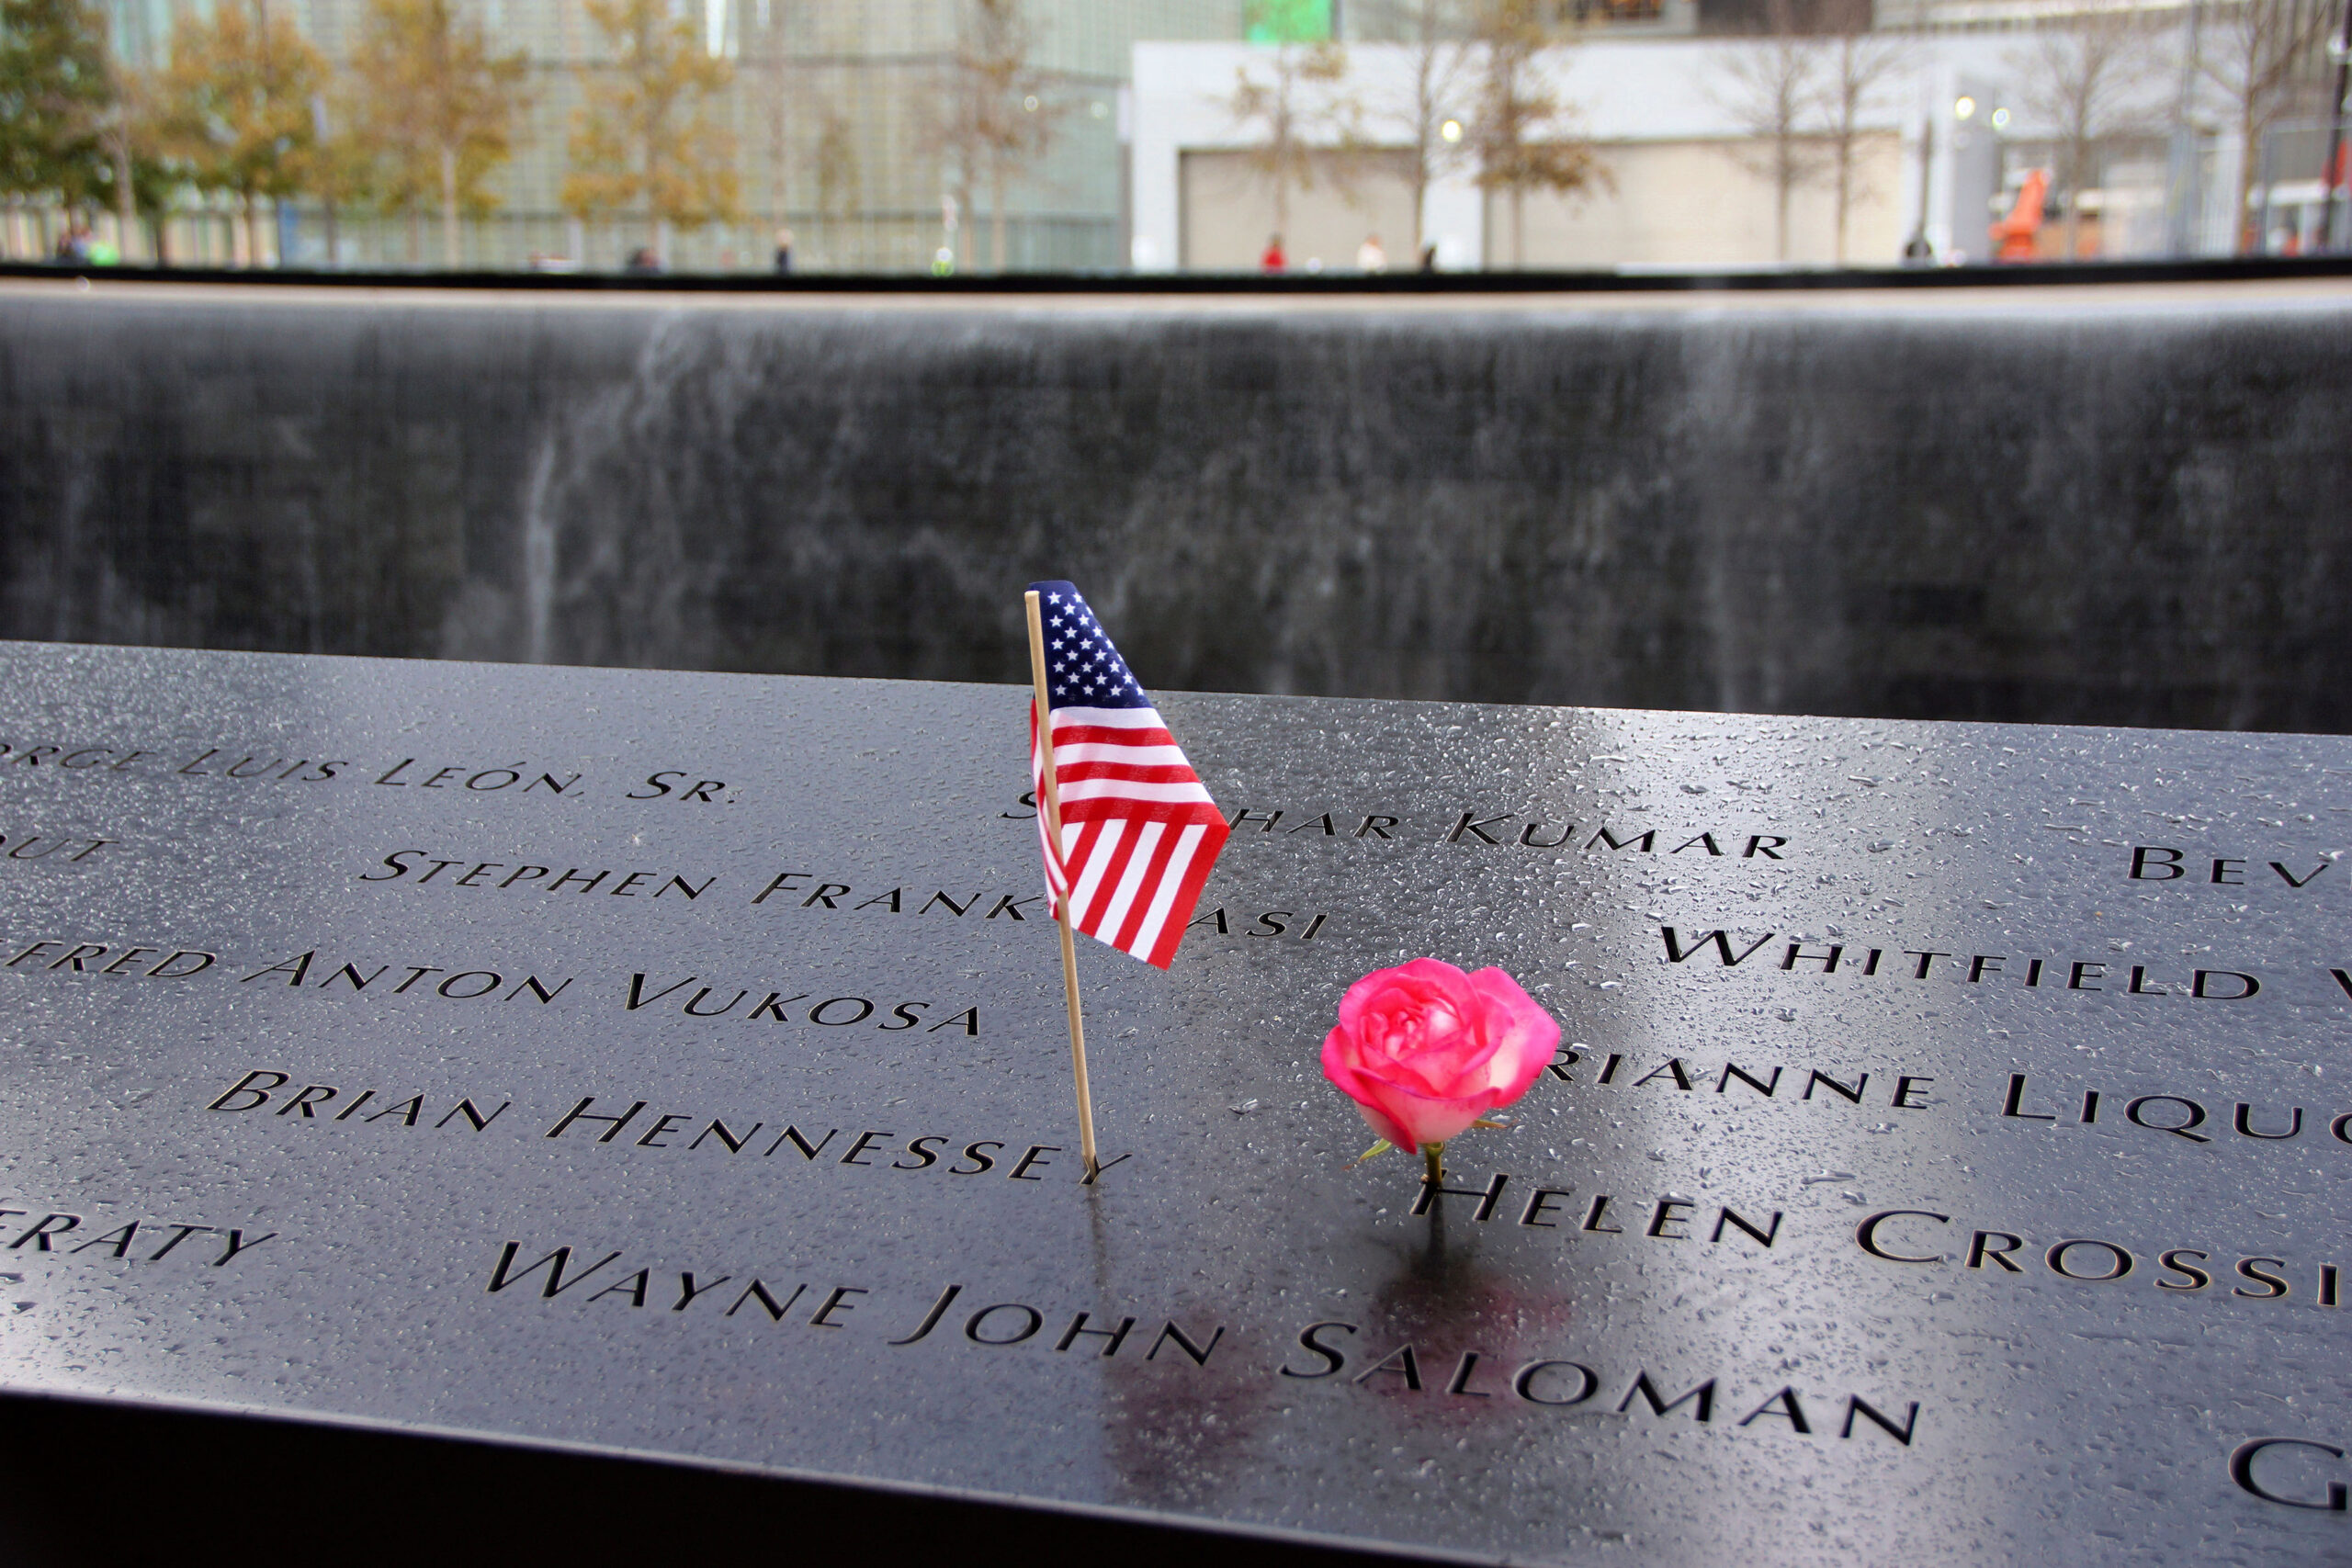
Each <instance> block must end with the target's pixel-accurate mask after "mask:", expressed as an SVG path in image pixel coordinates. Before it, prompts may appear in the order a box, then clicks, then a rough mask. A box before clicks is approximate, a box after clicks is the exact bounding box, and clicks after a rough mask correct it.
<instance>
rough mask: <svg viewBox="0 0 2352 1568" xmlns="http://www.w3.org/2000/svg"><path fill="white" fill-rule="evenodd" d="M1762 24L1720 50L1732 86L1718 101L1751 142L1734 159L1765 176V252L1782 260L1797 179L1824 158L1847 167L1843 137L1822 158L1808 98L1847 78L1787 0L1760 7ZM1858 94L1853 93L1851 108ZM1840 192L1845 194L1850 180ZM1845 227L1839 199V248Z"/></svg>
mask: <svg viewBox="0 0 2352 1568" xmlns="http://www.w3.org/2000/svg"><path fill="white" fill-rule="evenodd" d="M1764 29H1765V30H1764V33H1763V35H1762V36H1761V37H1759V38H1757V39H1752V40H1750V41H1747V42H1743V43H1741V44H1739V45H1737V46H1736V48H1734V49H1731V50H1729V51H1725V53H1724V56H1723V59H1722V67H1723V72H1724V75H1725V76H1727V77H1729V78H1730V81H1731V86H1730V90H1729V92H1728V93H1727V94H1726V95H1725V96H1724V99H1723V104H1724V108H1725V109H1727V110H1728V111H1730V113H1731V115H1732V118H1733V119H1734V120H1735V121H1736V123H1737V124H1738V126H1739V128H1740V129H1741V130H1744V131H1746V132H1747V136H1748V139H1749V141H1750V144H1751V147H1750V150H1749V151H1747V152H1743V153H1741V154H1740V161H1741V162H1742V163H1744V164H1747V166H1748V168H1749V169H1750V171H1751V172H1753V173H1755V174H1756V175H1759V176H1761V177H1762V178H1765V179H1768V180H1770V181H1771V182H1772V257H1773V259H1774V260H1775V261H1782V262H1785V261H1787V260H1788V259H1789V203H1790V201H1791V199H1792V197H1794V196H1795V195H1796V191H1797V187H1798V186H1804V185H1810V184H1812V183H1813V182H1814V181H1815V180H1817V179H1819V178H1820V177H1821V175H1822V173H1823V168H1824V164H1825V162H1826V163H1828V164H1831V165H1833V166H1834V165H1837V164H1841V163H1842V164H1843V165H1844V166H1845V168H1846V169H1847V170H1849V171H1850V168H1851V164H1852V150H1851V147H1850V144H1849V145H1848V146H1846V147H1844V148H1840V149H1837V150H1836V151H1834V152H1832V153H1831V155H1830V156H1829V157H1828V158H1827V159H1826V160H1825V158H1824V152H1825V149H1824V147H1823V146H1822V142H1821V140H1820V139H1819V138H1817V137H1816V136H1815V134H1814V132H1813V128H1812V126H1811V125H1810V123H1809V121H1811V119H1812V118H1813V115H1814V111H1815V106H1816V105H1817V104H1819V103H1821V102H1822V101H1823V100H1824V99H1825V97H1829V98H1842V97H1843V96H1845V85H1846V84H1844V83H1840V82H1837V81H1836V80H1834V78H1833V77H1832V75H1831V73H1830V71H1829V69H1828V65H1827V62H1825V61H1824V59H1823V58H1822V50H1821V47H1820V45H1819V44H1818V43H1817V42H1815V40H1814V39H1808V38H1805V37H1804V36H1802V33H1801V29H1800V27H1799V24H1798V18H1797V15H1796V10H1795V7H1794V6H1793V5H1792V4H1791V0H1770V5H1768V6H1766V7H1765V12H1764ZM1825 87H1826V89H1827V90H1826V93H1825ZM1859 103H1860V94H1859V93H1858V94H1857V95H1856V107H1857V108H1859ZM1835 112H1836V111H1834V110H1833V113H1835ZM1839 153H1842V154H1843V156H1842V158H1841V157H1840V156H1839V155H1838V154H1839ZM1845 194H1847V195H1849V196H1850V186H1849V187H1848V190H1847V192H1846V193H1845ZM1844 235H1845V217H1844V212H1843V208H1842V203H1841V209H1840V212H1839V215H1838V236H1839V243H1840V247H1841V254H1842V246H1843V242H1844Z"/></svg>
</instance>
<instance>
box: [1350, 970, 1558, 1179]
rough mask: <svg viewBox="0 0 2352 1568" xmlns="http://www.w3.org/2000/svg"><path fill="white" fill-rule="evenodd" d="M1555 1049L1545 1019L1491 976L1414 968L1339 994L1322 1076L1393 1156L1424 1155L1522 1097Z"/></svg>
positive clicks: (1375, 975)
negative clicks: (1395, 1151) (1421, 1150)
mask: <svg viewBox="0 0 2352 1568" xmlns="http://www.w3.org/2000/svg"><path fill="white" fill-rule="evenodd" d="M1559 1044H1560V1026H1559V1025H1558V1024H1557V1023H1555V1022H1554V1021H1553V1020H1552V1015H1551V1014H1550V1013H1547V1012H1545V1011H1544V1010H1543V1009H1542V1008H1541V1007H1539V1006H1537V1005H1536V1002H1535V998H1532V997H1531V996H1529V995H1528V994H1527V993H1526V992H1525V991H1523V990H1521V989H1520V986H1519V982H1518V981H1516V980H1514V979H1512V978H1511V977H1510V976H1508V975H1506V974H1504V973H1503V972H1502V971H1501V970H1499V969H1481V970H1479V971H1478V972H1477V973H1476V974H1475V975H1465V974H1464V973H1463V972H1462V971H1461V970H1459V969H1456V968H1455V967H1454V966H1453V964H1443V963H1440V962H1439V961H1438V960H1436V959H1434V958H1416V959H1414V960H1413V961H1412V962H1411V963H1410V964H1404V965H1401V966H1400V967H1398V968H1395V969H1375V970H1374V971H1373V972H1372V973H1371V974H1369V975H1366V976H1364V977H1363V979H1361V980H1358V981H1357V982H1356V983H1355V984H1354V985H1352V986H1350V987H1348V994H1347V995H1346V996H1344V997H1342V998H1340V1026H1339V1027H1338V1028H1337V1029H1334V1030H1333V1031H1331V1032H1330V1033H1329V1035H1327V1036H1325V1037H1324V1041H1323V1076H1324V1077H1328V1078H1329V1079H1330V1080H1331V1081H1332V1083H1334V1084H1336V1085H1338V1086H1339V1089H1340V1093H1341V1094H1344V1095H1346V1096H1347V1097H1348V1098H1349V1099H1350V1100H1354V1101H1355V1102H1356V1105H1357V1108H1358V1109H1359V1110H1361V1111H1363V1119H1364V1120H1365V1121H1366V1122H1371V1123H1372V1130H1373V1131H1374V1133H1377V1134H1380V1136H1382V1137H1383V1138H1385V1139H1386V1140H1388V1142H1390V1143H1391V1144H1394V1145H1397V1147H1398V1148H1400V1149H1406V1150H1411V1149H1414V1148H1417V1147H1434V1146H1436V1145H1441V1144H1443V1143H1444V1142H1445V1141H1446V1140H1447V1139H1449V1138H1451V1137H1453V1135H1454V1134H1457V1133H1460V1132H1461V1131H1462V1130H1463V1129H1464V1128H1465V1127H1467V1126H1469V1125H1470V1123H1472V1122H1476V1120H1477V1119H1478V1118H1480V1117H1481V1116H1484V1115H1485V1114H1486V1113H1487V1112H1488V1111H1494V1110H1497V1109H1499V1108H1500V1107H1502V1106H1506V1105H1509V1104H1510V1103H1511V1101H1513V1100H1517V1099H1518V1098H1519V1097H1520V1096H1521V1095H1522V1094H1525V1093H1526V1092H1527V1089H1528V1086H1529V1085H1531V1084H1532V1083H1533V1082H1534V1081H1535V1075H1536V1074H1538V1073H1540V1072H1542V1071H1543V1070H1544V1063H1546V1062H1549V1061H1550V1060H1551V1059H1552V1055H1553V1053H1554V1052H1555V1051H1556V1050H1557V1049H1558V1048H1559Z"/></svg>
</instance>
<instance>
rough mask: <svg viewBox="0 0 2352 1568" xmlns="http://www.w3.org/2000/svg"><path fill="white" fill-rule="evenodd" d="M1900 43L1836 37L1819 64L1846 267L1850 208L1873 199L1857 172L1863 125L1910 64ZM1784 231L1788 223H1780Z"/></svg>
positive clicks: (1875, 36) (1857, 35)
mask: <svg viewBox="0 0 2352 1568" xmlns="http://www.w3.org/2000/svg"><path fill="white" fill-rule="evenodd" d="M1908 53H1909V51H1908V50H1907V49H1906V47H1905V44H1904V43H1903V41H1902V40H1901V39H1895V38H1890V37H1888V36H1887V35H1885V34H1883V33H1867V32H1860V31H1851V32H1841V33H1839V34H1838V38H1837V39H1836V41H1835V42H1833V43H1832V44H1831V45H1830V46H1829V49H1828V51H1827V58H1826V61H1825V62H1824V67H1823V76H1824V78H1825V85H1824V86H1823V89H1822V95H1821V99H1822V107H1823V109H1824V111H1825V113H1824V116H1823V119H1824V129H1825V130H1826V134H1827V139H1828V141H1829V161H1830V176H1829V177H1830V185H1831V187H1832V188H1833V189H1834V190H1835V191H1836V193H1837V198H1838V240H1837V260H1838V265H1841V266H1842V265H1845V261H1846V239H1847V233H1846V231H1847V225H1848V222H1849V220H1850V218H1851V217H1852V214H1853V210H1854V207H1855V204H1856V203H1858V202H1861V201H1864V200H1867V199H1868V198H1869V197H1871V196H1873V195H1875V194H1877V193H1876V192H1875V191H1874V190H1873V189H1872V187H1871V184H1870V179H1869V176H1868V175H1865V174H1864V173H1863V172H1862V170H1861V169H1860V166H1859V164H1858V161H1857V157H1856V154H1857V153H1858V152H1859V151H1860V145H1861V138H1862V121H1863V120H1864V118H1866V117H1867V116H1868V115H1869V114H1870V111H1871V109H1873V108H1875V107H1877V100H1878V97H1879V95H1880V93H1881V91H1882V90H1883V88H1884V87H1885V86H1886V85H1887V83H1888V81H1889V80H1890V79H1891V78H1893V77H1894V76H1895V75H1897V74H1898V73H1901V72H1902V71H1903V69H1904V68H1905V65H1906V64H1908V63H1909V59H1908ZM1781 221H1782V226H1783V228H1784V229H1785V227H1786V223H1787V220H1786V217H1785V215H1784V216H1783V218H1782V220H1781Z"/></svg>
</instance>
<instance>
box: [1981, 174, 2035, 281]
mask: <svg viewBox="0 0 2352 1568" xmlns="http://www.w3.org/2000/svg"><path fill="white" fill-rule="evenodd" d="M2049 195H2050V171H2049V170H2047V169H2029V170H2027V171H2026V176H2025V184H2023V185H2021V186H2018V200H2017V205H2016V206H2015V207H2012V208H2010V209H2009V215H2008V216H2007V218H2004V219H2002V220H2000V221H1999V222H1998V223H1996V224H1994V225H1993V226H1992V227H1991V228H1990V229H1989V230H1987V231H1986V232H1988V233H1989V234H1991V235H1992V237H1993V259H1994V260H1995V261H2005V262H2030V261H2033V260H2036V259H2038V257H2039V255H2040V254H2041V253H2040V252H2039V251H2037V250H2036V249H2035V246H2034V236H2035V235H2036V234H2038V233H2040V232H2041V204H2042V202H2043V201H2044V200H2046V199H2047V198H2048V197H2049Z"/></svg>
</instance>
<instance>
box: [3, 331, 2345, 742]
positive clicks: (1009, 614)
mask: <svg viewBox="0 0 2352 1568" xmlns="http://www.w3.org/2000/svg"><path fill="white" fill-rule="evenodd" d="M1988 299H1989V302H1988ZM2347 350H2352V294H2347V293H2346V292H2344V291H2342V290H2340V289H2338V290H2335V291H2333V292H2331V291H2328V290H2327V289H2326V288H2322V287H2321V286H2311V287H2309V288H2304V289H2302V290H2301V291H2295V290H2272V291H2262V290H2252V291H2248V290H2240V291H2236V292H2232V291H2230V290H2226V289H2224V290H2216V291H2213V292H2211V293H2210V294H2207V295H2205V296H2202V297H2200V298H2199V299H2198V300H2197V301H2196V302H2194V303H2192V304H2191V305H2190V306H2188V307H2186V308H2184V307H2181V306H2179V305H2177V304H2167V305H2164V306H2162V307H2158V306H2155V305H2152V304H2149V303H2147V302H2145V301H2143V300H2141V299H2136V298H2134V297H2132V296H2130V295H2128V294H2125V295H2114V296H2109V295H2102V294H2099V293H2098V292H2096V291H2093V290H2088V289H2066V290H2053V291H2050V292H2049V293H2047V294H2043V293H2038V292H2029V291H2025V290H2012V291H2007V292H2005V293H2002V294H2000V295H1998V296H1990V297H1988V296H1984V295H1979V296H1976V297H1974V299H1955V298H1943V297H1938V296H1935V295H1932V294H1893V293H1890V294H1883V295H1869V296H1863V297H1860V299H1859V301H1858V302H1857V301H1855V300H1848V301H1845V302H1843V303H1838V304H1831V303H1827V302H1822V301H1815V302H1800V303H1774V302H1749V303H1744V304H1737V305H1734V306H1731V307H1724V306H1720V305H1717V306H1698V307H1690V306H1672V305H1662V306H1659V307H1657V308H1638V309H1626V308H1623V307H1619V308H1612V309H1610V310H1580V309H1577V308H1574V306H1573V305H1572V304H1560V303H1549V304H1543V305H1538V306H1534V307H1530V308H1525V309H1518V308H1503V307H1499V306H1496V305H1476V304H1466V305H1464V306H1463V307H1461V308H1458V309H1456V308H1431V307H1429V306H1426V305H1423V306H1420V307H1418V308H1413V309H1395V308H1385V307H1382V306H1380V305H1378V304H1376V303H1370V304H1363V305H1360V306H1351V307H1346V308H1323V309H1317V310H1301V311H1294V312H1283V311H1279V310H1266V309H1264V308H1262V307H1252V308H1249V309H1240V308H1236V307H1234V306H1231V305H1227V304H1222V303H1219V302H1217V301H1215V300H1204V301H1199V302H1192V303H1183V304H1170V303H1166V302H1163V303H1162V304H1161V305H1160V306H1159V307H1158V308H1154V309H1151V310H1116V309H1103V308H1101V307H1100V306H1099V305H1085V304H1080V305H1075V306H1072V307H1069V308H1057V307H1054V306H1051V305H1048V304H1045V303H1040V302H1037V301H1030V302H1026V303H1024V304H1023V305H1021V306H1020V307H1019V308H1003V309H998V308H990V307H989V306H988V305H986V304H985V303H982V302H973V303H970V304H959V305H953V306H950V305H944V304H941V303H937V302H931V301H924V302H922V303H915V304H909V305H906V306H903V307H896V308H894V307H891V306H889V305H887V304H883V305H875V306H860V307H857V308H842V307H841V306H840V305H838V304H835V305H831V306H827V305H824V304H821V303H818V302H813V301H794V300H788V299H787V300H779V301H744V300H734V301H722V302H717V303H710V304H696V303H693V302H684V303H682V302H681V301H680V300H678V299H675V298H671V299H659V300H654V299H620V300H606V301H600V302H594V303H582V302H560V303H546V302H534V301H533V299H531V297H529V296H523V295H518V296H516V297H515V299H514V302H512V303H504V302H499V303H490V304H483V303H480V302H469V303H463V304H459V303H448V302H436V301H435V299H433V297H432V296H429V295H416V296H408V297H383V296H379V297H373V298H369V297H346V296H342V295H334V294H329V295H323V296H312V297H306V298H294V297H288V296H284V295H281V294H277V293H259V292H256V293H254V294H251V295H242V294H239V293H236V292H235V291H223V290H204V291H191V292H190V293H189V294H187V296H185V297H159V296H157V295H154V294H153V293H147V294H133V293H122V294H116V293H112V292H110V291H108V290H106V289H103V288H101V289H96V290H93V291H92V292H91V293H89V294H86V295H76V296H73V297H71V298H68V297H65V296H63V295H62V294H57V293H51V292H46V291H41V290H38V289H33V288H23V289H19V290H17V291H16V292H14V293H10V294H7V295H5V296H0V373H4V374H0V418H5V421H6V424H5V430H6V435H5V437H0V524H5V535H0V574H5V575H4V576H0V589H5V591H4V592H0V632H5V633H6V635H10V636H17V637H42V638H73V639H84V640H92V641H119V642H148V641H157V642H166V643H181V644H187V645H192V646H205V647H223V648H259V649H287V650H292V651H306V650H322V651H331V652H352V653H379V654H395V655H410V656H424V657H430V656H447V657H467V658H486V659H504V660H540V661H556V662H594V663H611V664H628V665H669V666H677V667H693V668H711V669H727V670H763V671H795V672H804V673H824V674H856V675H904V676H916V677H923V678H935V679H977V680H990V681H1019V680H1022V679H1023V678H1024V675H1025V671H1024V664H1023V651H1022V642H1021V623H1020V616H1019V601H1018V594H1019V589H1020V586H1021V585H1022V584H1023V583H1024V582H1026V581H1030V580H1031V579H1033V578H1036V577H1040V576H1069V577H1072V578H1074V579H1076V580H1078V581H1080V582H1082V583H1083V584H1085V586H1086V587H1087V589H1088V591H1089V592H1090V594H1091V596H1092V597H1093V599H1094V601H1095V603H1096V604H1097V605H1098V607H1099V608H1100V609H1101V610H1102V611H1103V615H1104V616H1105V618H1106V620H1108V621H1110V622H1111V623H1112V624H1113V625H1114V626H1116V627H1117V634H1118V637H1119V640H1120V646H1121V648H1122V649H1124V650H1125V651H1126V652H1127V653H1128V655H1129V657H1130V658H1131V659H1133V660H1135V661H1136V664H1137V667H1138V669H1148V670H1149V671H1151V674H1150V679H1151V681H1152V682H1153V683H1154V684H1155V685H1156V686H1159V687H1165V688H1184V687H1193V688H1212V689H1226V690H1243V691H1252V690H1254V691H1296V692H1316V693H1329V694H1381V695H1396V696H1428V697H1453V698H1469V699H1485V700H1495V701H1544V702H1574V703H1591V704H1601V705H1638V706H1651V707H1720V708H1728V709H1749V710H1760V711H1781V712H1822V713H1849V714H1851V713H1860V714H1882V715H1890V716H1949V717H1997V718H2018V719H2038V720H2051V721H2071V722H2083V723H2100V724H2104V723H2125V724H2188V725H2211V726H2241V727H2245V726H2251V727H2261V728H2312V729H2339V730H2340V729H2346V728H2352V696H2347V695H2346V693H2352V637H2346V611H2345V608H2344V606H2345V605H2346V604H2347V602H2352V555H2347V553H2346V552H2345V551H2344V550H2343V549H2342V548H2341V547H2340V546H2339V543H2338V540H2337V535H2338V533H2339V531H2340V519H2341V518H2342V517H2343V516H2344V515H2346V512H2347V510H2348V509H2352V454H2347V452H2346V448H2345V444H2344V443H2343V441H2342V439H2341V432H2340V428H2339V424H2340V420H2339V417H2338V410H2337V408H2336V405H2335V401H2334V400H2333V393H2332V389H2333V388H2334V386H2335V381H2336V379H2337V378H2338V374H2339V372H2338V367H2340V366H2341V365H2342V364H2343V363H2345V362H2346V352H2347Z"/></svg>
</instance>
